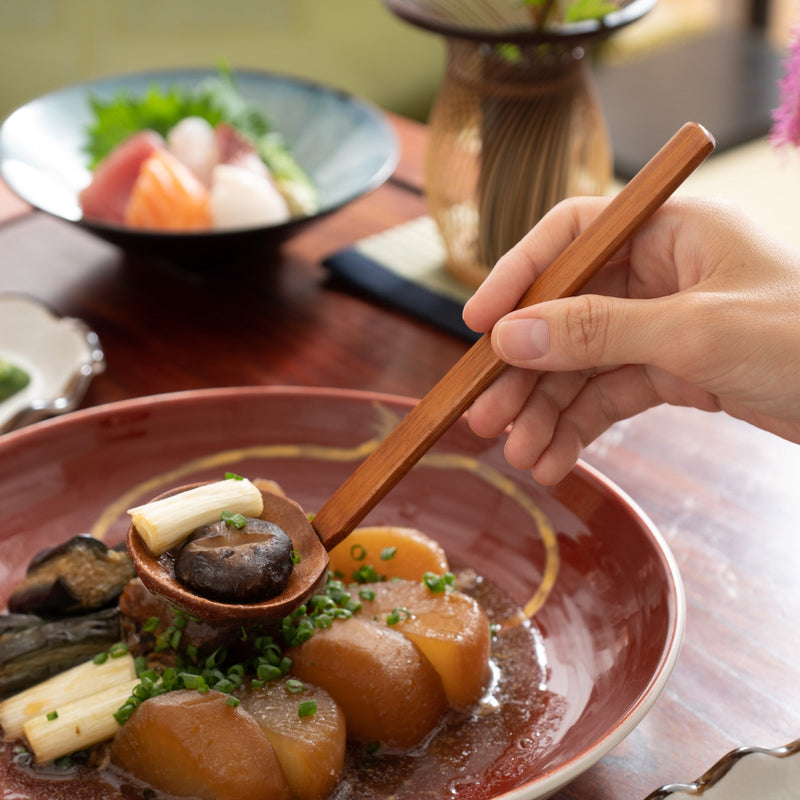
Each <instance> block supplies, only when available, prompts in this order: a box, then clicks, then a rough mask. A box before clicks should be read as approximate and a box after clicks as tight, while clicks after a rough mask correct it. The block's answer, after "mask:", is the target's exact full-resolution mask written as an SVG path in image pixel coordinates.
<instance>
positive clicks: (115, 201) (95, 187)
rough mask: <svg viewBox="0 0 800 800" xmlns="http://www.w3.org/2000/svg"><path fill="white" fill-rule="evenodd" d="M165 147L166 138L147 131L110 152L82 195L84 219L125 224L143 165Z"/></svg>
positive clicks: (134, 136)
mask: <svg viewBox="0 0 800 800" xmlns="http://www.w3.org/2000/svg"><path fill="white" fill-rule="evenodd" d="M164 147H165V142H164V140H163V139H162V137H161V136H159V135H158V134H157V133H156V132H155V131H149V130H147V131H141V132H140V133H136V134H134V135H133V136H131V137H130V138H129V139H127V140H126V141H125V142H123V143H122V144H121V145H119V146H118V147H116V148H115V149H114V150H113V151H112V152H111V153H109V155H108V156H107V157H106V158H105V159H103V160H102V161H101V162H100V163H99V164H98V165H97V168H96V169H95V171H94V174H93V175H92V181H91V183H90V184H89V185H88V186H87V187H86V188H85V189H83V191H82V192H81V193H80V196H79V201H80V204H81V208H82V209H83V214H84V216H85V217H87V218H92V219H96V220H100V221H102V222H115V223H121V222H125V209H126V207H127V205H128V200H129V198H130V196H131V191H132V190H133V185H134V183H136V179H137V178H138V176H139V170H140V169H141V166H142V164H143V163H144V162H145V161H146V160H147V159H148V158H149V157H150V156H152V155H153V154H154V153H156V152H158V151H159V150H162V149H164Z"/></svg>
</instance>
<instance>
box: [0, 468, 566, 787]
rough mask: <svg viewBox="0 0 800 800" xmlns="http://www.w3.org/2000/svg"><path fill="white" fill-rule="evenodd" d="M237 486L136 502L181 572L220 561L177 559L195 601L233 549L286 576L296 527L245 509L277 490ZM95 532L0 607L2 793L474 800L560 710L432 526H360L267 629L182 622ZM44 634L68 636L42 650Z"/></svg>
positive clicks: (487, 589)
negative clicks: (308, 590) (298, 602)
mask: <svg viewBox="0 0 800 800" xmlns="http://www.w3.org/2000/svg"><path fill="white" fill-rule="evenodd" d="M234 484H235V489H234V491H233V493H232V494H230V493H228V494H227V495H226V496H225V499H223V500H222V503H223V505H224V507H223V508H222V509H220V507H219V496H216V502H217V505H214V503H213V502H212V503H206V506H207V507H203V503H204V502H206V501H205V500H203V499H202V498H201V499H200V500H197V496H193V497H194V500H193V499H192V498H190V499H189V501H186V502H184V501H185V498H181V495H180V494H179V495H175V496H174V498H177V500H175V499H172V500H173V501H172V503H171V504H170V507H169V509H168V511H167V512H166V513H165V512H164V511H163V507H162V508H161V509H160V510H159V509H158V508H156V509H155V510H153V507H152V505H154V504H149V505H150V508H148V505H145V506H142V507H139V508H137V509H133V510H132V514H131V516H132V519H133V521H134V524H142V527H143V529H148V527H149V528H150V530H149V533H148V534H147V535H148V542H156V543H157V544H155V545H153V546H155V547H162V548H163V551H164V552H166V551H167V550H168V549H169V550H171V552H172V553H173V554H174V556H175V558H176V563H178V562H179V561H180V558H181V554H182V551H183V550H186V549H187V548H188V549H189V550H193V551H196V550H197V549H198V548H199V549H200V550H203V551H207V552H202V553H200V556H202V558H206V557H207V556H208V555H209V554H211V560H212V561H213V562H214V563H212V564H211V566H210V567H209V566H208V564H207V563H205V562H203V561H202V560H201V561H197V560H196V559H197V558H198V554H197V552H192V553H191V557H189V558H188V566H187V567H186V572H187V575H188V578H189V580H194V578H193V577H192V574H191V573H192V572H193V571H199V572H204V574H205V575H206V577H205V579H204V580H203V581H200V582H199V583H198V586H200V589H198V590H202V588H203V587H204V586H206V585H211V584H214V583H219V576H220V575H224V573H225V570H226V568H227V569H229V570H230V569H231V567H230V563H229V562H231V561H233V567H232V569H233V571H234V572H242V571H244V572H247V571H248V567H249V565H248V564H247V561H248V558H249V556H250V555H253V553H243V552H242V549H243V548H249V549H251V550H253V552H254V553H255V555H253V558H255V562H254V563H257V564H258V565H259V566H258V569H259V570H261V569H264V568H265V567H264V565H265V564H266V565H267V567H266V569H267V571H272V572H280V571H281V570H285V565H288V569H289V570H291V565H292V559H293V557H295V553H294V551H293V550H292V549H291V547H290V546H289V547H288V548H287V544H286V541H285V539H284V537H285V536H286V533H285V532H283V531H280V529H277V530H275V529H274V528H275V526H272V527H270V526H269V525H264V524H263V522H264V521H263V520H260V517H259V516H258V513H256V511H257V509H256V508H254V506H253V505H252V503H253V502H254V501H253V500H252V492H251V491H250V487H256V486H257V487H260V488H257V491H259V492H260V491H261V490H262V489H263V487H264V486H265V485H267V486H269V489H270V490H275V487H274V484H271V483H270V484H261V483H260V482H258V481H254V482H252V483H251V482H250V481H246V480H243V479H241V478H239V477H238V476H230V477H228V478H226V480H225V481H221V482H219V485H220V486H222V489H223V494H224V493H225V492H228V490H229V489H230V487H231V486H234ZM212 487H213V485H212ZM241 487H244V488H243V489H242V488H241ZM214 491H215V490H214ZM211 493H212V494H213V491H212V492H211ZM238 496H241V497H242V498H248V497H249V498H250V499H245V500H243V501H242V502H239V501H238V500H237V499H236V498H237V497H238ZM194 501H197V502H199V504H200V506H201V508H198V506H197V503H195V502H194ZM212 506H213V508H212ZM176 509H177V510H176ZM195 512H197V513H195ZM182 514H183V515H184V516H183V522H181V518H182V517H181V515H182ZM209 514H211V515H212V517H213V519H212V518H209V516H208V515H209ZM142 520H145V522H142ZM137 521H138V523H137ZM267 522H268V521H267ZM137 530H139V528H138V527H137ZM178 530H180V531H181V535H178V534H176V533H175V531H178ZM273 538H274V539H275V541H274V542H273V541H272V540H273ZM87 539H90V537H81V536H78V537H75V539H74V540H72V541H70V542H69V543H67V544H66V545H63V546H60V547H58V548H56V549H55V550H53V551H49V552H47V553H45V554H42V555H41V556H39V557H37V558H36V559H35V560H34V562H33V563H32V564H31V567H30V569H29V571H28V575H27V576H26V578H25V580H24V581H23V584H22V585H20V586H19V587H18V588H17V589H16V590H15V592H14V593H13V594H12V597H11V599H10V602H9V608H10V611H11V613H9V614H7V615H5V616H4V617H0V669H1V670H2V678H1V679H0V687H2V691H3V693H4V695H6V697H5V699H4V700H2V702H0V726H2V731H3V736H4V742H3V746H2V748H0V774H3V775H5V776H6V777H5V778H4V783H3V786H4V787H6V790H7V791H8V792H10V794H8V795H3V796H8V797H15V798H29V799H30V800H40V798H41V799H42V800H43V798H50V797H52V796H54V795H56V794H58V795H59V796H61V795H62V793H63V791H64V789H65V788H66V786H67V785H70V786H72V787H73V789H74V791H75V794H70V796H75V797H80V798H85V799H86V800H92V799H93V798H133V797H161V796H165V797H169V796H177V797H190V798H212V799H213V798H220V800H224V799H225V798H230V799H231V800H234V798H235V799H236V800H250V799H251V798H252V800H273V799H276V800H277V799H280V800H283V799H284V798H285V799H286V800H291V799H292V798H294V799H295V800H325V799H326V798H333V799H334V800H335V799H336V798H339V797H342V798H343V797H348V798H367V797H370V798H375V797H381V796H387V797H388V796H392V797H408V798H411V797H421V796H422V795H423V793H425V792H428V791H430V792H433V793H434V795H435V796H444V794H446V793H452V792H454V791H456V790H457V791H458V794H459V796H460V797H461V796H463V797H486V796H490V795H491V793H492V792H496V791H497V790H498V789H499V788H500V787H502V785H503V781H504V780H509V776H508V775H506V776H503V775H495V774H493V772H492V763H493V760H494V759H499V758H500V757H501V756H502V757H503V758H504V759H505V760H506V769H508V763H509V762H508V754H507V751H508V750H509V749H510V748H520V750H523V749H524V747H525V746H526V745H525V744H524V743H525V742H528V745H527V746H531V745H530V743H531V742H533V741H535V732H536V729H537V725H538V722H539V720H540V718H541V715H542V714H545V713H550V712H551V711H552V709H550V708H549V707H548V704H549V698H548V696H547V693H546V691H545V690H544V689H543V684H544V674H543V669H544V666H543V665H542V664H541V663H539V661H538V660H537V655H536V652H537V648H536V636H535V633H534V631H533V630H532V628H531V627H530V626H529V625H528V624H527V622H526V621H525V622H523V621H521V617H520V613H519V610H518V609H516V608H515V607H514V606H513V604H511V603H510V602H509V600H508V599H507V598H506V597H505V596H504V595H503V593H502V592H501V591H500V589H499V588H498V587H496V586H493V585H490V584H488V583H487V582H486V581H484V580H482V579H481V578H480V576H478V575H476V574H475V573H474V572H473V571H472V570H470V569H469V568H468V567H461V568H458V569H456V568H453V566H452V565H451V564H450V563H449V561H448V558H447V555H446V553H445V552H444V551H443V550H442V548H441V547H440V546H439V545H438V544H437V543H436V542H435V541H433V540H432V539H431V538H430V537H428V536H427V535H425V533H423V532H420V531H417V530H414V529H409V528H402V527H365V528H360V529H357V530H356V531H354V532H353V533H352V534H351V535H350V536H349V537H348V538H347V539H346V540H345V541H344V542H342V544H340V545H338V546H337V547H336V548H335V549H334V550H333V551H331V553H330V570H329V575H328V578H327V582H326V584H325V587H324V589H323V590H321V591H320V592H319V593H318V594H316V595H315V596H313V597H312V598H311V600H310V601H309V602H307V603H306V604H305V605H304V606H302V607H300V608H298V609H296V610H295V611H294V612H293V613H292V614H290V615H289V616H288V617H286V618H284V619H283V620H281V621H280V622H279V623H278V624H273V625H271V626H267V625H261V624H249V623H248V624H247V625H231V624H229V625H224V626H223V625H219V624H216V625H214V624H210V623H207V622H204V621H202V620H199V619H191V618H189V617H188V616H187V615H185V614H184V613H182V612H180V611H177V610H175V609H172V608H170V607H168V606H167V605H166V604H165V603H164V602H163V601H162V600H161V599H159V598H158V597H156V596H155V595H153V594H151V593H150V592H149V591H148V590H147V589H146V588H145V587H144V585H143V584H142V583H141V581H140V580H139V579H138V578H137V577H136V576H135V575H133V574H132V573H131V572H130V565H129V564H127V563H126V558H127V556H126V555H125V554H124V553H123V552H118V551H116V550H109V549H108V548H106V546H105V545H104V544H102V543H101V542H99V541H97V540H91V541H87ZM209 540H213V541H209ZM289 544H290V543H289ZM273 545H274V546H273ZM148 546H150V545H148ZM276 564H277V565H278V567H276V568H275V569H273V567H275V565H276ZM242 565H244V566H242ZM269 565H272V566H269ZM90 571H91V575H92V578H91V580H88V581H85V580H84V581H81V580H76V576H81V575H83V576H85V575H86V574H87V573H88V572H90ZM256 571H258V570H256ZM215 576H216V577H215ZM227 577H228V579H229V582H230V583H231V584H237V585H238V584H239V583H240V582H239V581H237V580H231V579H230V576H229V575H228V576H227ZM241 583H242V584H243V585H246V587H248V588H247V592H248V593H249V594H248V596H253V597H254V598H255V595H259V592H267V593H271V592H274V591H276V585H273V584H272V583H271V582H268V583H269V584H270V585H268V586H267V587H266V588H264V587H262V588H261V589H260V590H254V589H253V588H252V586H253V580H252V576H249V575H248V576H245V577H244V578H243V580H242V582H241ZM33 587H35V591H34V588H33ZM54 587H58V589H57V590H56V589H55V588H54ZM98 587H99V589H100V590H98ZM277 590H278V591H279V589H277ZM253 592H255V595H253V594H252V593H253ZM57 596H63V598H64V601H63V604H62V605H61V607H58V608H57V607H56V606H57V603H56V601H55V600H54V598H55V597H57ZM89 596H91V599H85V598H89ZM226 596H227V595H226ZM233 596H234V597H237V598H238V599H237V600H236V601H237V602H246V599H245V600H242V598H241V597H238V596H236V595H233ZM510 621H513V622H510ZM498 623H502V624H498ZM48 625H49V626H56V627H55V628H53V627H51V628H50V629H49V631H48V633H50V634H51V635H50V642H51V643H52V642H54V641H55V639H54V637H53V636H52V633H53V631H54V630H59V632H60V635H61V639H62V640H63V641H64V642H66V643H67V644H68V646H64V647H59V646H55V645H53V646H47V645H44V646H42V642H41V641H39V647H38V648H37V647H36V646H35V644H33V642H32V640H33V639H36V638H37V637H36V631H38V632H39V633H40V634H41V633H42V629H43V627H44V626H48ZM81 625H82V626H83V627H81ZM31 632H34V633H33V635H32V634H31ZM38 638H39V639H40V640H41V638H42V637H41V635H40V636H39V637H38ZM45 638H47V637H45ZM26 648H27V649H26ZM34 667H36V668H34ZM54 670H55V674H53V675H51V676H50V677H47V678H44V679H43V675H45V674H47V673H49V672H52V671H54ZM26 684H32V685H26ZM512 763H513V759H512ZM511 777H513V776H511ZM65 781H67V782H68V783H65ZM459 787H461V788H459ZM65 796H66V795H65Z"/></svg>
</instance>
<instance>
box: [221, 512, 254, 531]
mask: <svg viewBox="0 0 800 800" xmlns="http://www.w3.org/2000/svg"><path fill="white" fill-rule="evenodd" d="M219 518H220V519H221V520H222V521H223V522H225V524H226V525H232V526H233V527H234V528H237V529H238V530H241V529H242V528H244V526H245V525H247V517H245V515H244V514H233V513H231V512H230V511H223V512H222V513H221V514H220V515H219Z"/></svg>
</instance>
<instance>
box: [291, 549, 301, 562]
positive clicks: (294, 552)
mask: <svg viewBox="0 0 800 800" xmlns="http://www.w3.org/2000/svg"><path fill="white" fill-rule="evenodd" d="M291 558H292V564H299V563H300V562H301V561H302V560H303V556H302V555H301V554H300V553H299V552H298V551H297V550H292V555H291Z"/></svg>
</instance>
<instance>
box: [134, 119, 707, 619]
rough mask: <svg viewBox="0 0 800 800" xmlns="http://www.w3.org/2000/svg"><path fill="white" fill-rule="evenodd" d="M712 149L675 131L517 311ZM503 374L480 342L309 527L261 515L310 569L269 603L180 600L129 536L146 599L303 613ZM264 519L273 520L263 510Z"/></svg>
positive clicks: (218, 614)
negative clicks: (371, 517)
mask: <svg viewBox="0 0 800 800" xmlns="http://www.w3.org/2000/svg"><path fill="white" fill-rule="evenodd" d="M713 149H714V139H713V137H712V136H711V135H710V134H709V132H708V131H707V130H706V129H705V128H703V126H702V125H698V124H697V123H694V122H687V123H686V124H685V125H683V126H682V127H681V128H680V129H679V130H678V132H677V133H675V134H674V136H672V138H671V139H670V140H669V141H668V142H667V143H666V144H665V145H664V146H663V147H662V148H661V149H660V150H659V151H658V153H656V154H655V156H653V158H652V159H651V160H650V161H649V162H648V163H647V164H645V166H644V167H643V168H642V169H641V170H640V171H639V173H638V174H637V175H636V176H635V177H634V178H633V179H632V180H631V181H630V183H628V184H627V186H625V187H624V188H623V189H622V190H621V191H620V192H619V193H618V194H617V195H616V196H615V197H614V198H613V199H612V200H611V201H610V202H609V204H608V205H607V206H606V208H605V209H604V210H603V211H602V212H601V213H600V214H599V215H598V216H597V217H596V219H595V220H594V221H593V222H592V223H591V224H590V225H589V226H588V227H587V228H586V230H584V231H583V232H582V233H581V234H580V235H579V236H578V237H576V238H575V239H574V240H573V241H572V243H571V244H570V245H569V246H568V247H567V248H566V249H565V250H564V251H563V252H562V253H561V254H560V255H559V256H558V257H557V258H556V259H555V260H554V261H553V263H552V264H551V265H550V266H549V267H548V268H547V269H546V270H545V271H544V272H543V273H542V274H541V275H540V276H539V277H538V278H537V279H536V281H535V282H534V283H533V285H532V286H531V287H530V289H528V291H527V292H526V293H525V294H524V295H523V297H522V299H521V300H520V302H519V304H518V306H517V307H518V308H521V307H526V306H530V305H533V304H535V303H539V302H542V301H544V300H553V299H556V298H560V297H567V296H569V295H572V294H575V293H576V292H577V291H578V290H579V289H580V288H581V287H582V286H583V285H584V284H585V283H586V282H587V281H588V280H589V278H591V277H592V275H594V273H595V272H597V270H599V269H600V267H602V266H603V265H604V264H605V263H606V262H607V261H608V260H609V259H610V258H611V256H612V255H613V254H614V253H615V252H616V251H617V250H618V249H619V248H620V247H621V246H622V245H623V244H624V243H625V242H626V241H627V240H628V239H629V238H630V237H631V236H632V235H633V233H634V232H635V231H636V230H637V229H638V228H639V227H640V226H641V225H642V224H643V223H644V222H645V221H646V220H647V219H649V217H650V216H651V215H652V214H653V213H654V212H655V211H656V209H657V208H659V207H660V206H661V205H662V204H663V203H664V202H665V201H666V200H667V198H668V197H669V196H670V195H671V194H672V193H673V192H674V191H675V189H677V188H678V186H680V184H681V183H683V181H684V180H685V179H686V178H687V177H688V176H689V175H690V174H691V173H692V172H693V171H694V170H695V169H696V168H697V167H698V166H699V165H700V164H701V163H702V162H703V161H704V160H705V159H706V158H707V156H708V155H710V153H711V152H712V151H713ZM504 367H505V363H504V362H503V361H501V360H500V359H499V358H498V357H497V356H496V355H495V353H494V350H493V349H492V344H491V334H489V333H487V334H484V335H483V336H482V337H481V338H480V339H479V340H478V341H477V342H476V343H475V344H474V345H473V346H472V347H471V348H470V349H469V350H468V351H467V352H466V353H465V354H464V355H463V356H462V357H461V358H460V359H459V360H458V361H457V362H456V364H455V365H454V366H453V367H452V368H451V369H450V370H449V371H448V372H447V374H446V375H445V376H444V377H443V378H442V379H441V380H440V381H439V382H438V383H437V384H436V385H435V386H434V387H433V388H432V389H431V390H430V391H429V392H428V394H426V395H425V397H423V398H422V400H420V402H419V403H418V404H417V405H416V406H415V407H414V408H413V409H412V410H411V411H410V412H409V413H408V414H407V415H406V416H405V417H404V418H403V419H402V420H401V421H400V423H399V424H398V425H397V427H396V428H395V429H394V430H393V431H392V432H391V433H390V434H389V435H388V436H387V437H386V438H385V439H384V440H383V441H382V442H381V444H380V445H379V446H378V447H377V448H376V449H375V450H374V451H373V452H372V453H371V454H370V456H369V457H368V458H367V459H366V460H365V461H364V462H362V464H361V465H360V466H359V467H358V468H357V469H356V470H355V472H353V474H352V475H351V476H350V477H349V478H347V480H345V482H344V483H343V484H342V485H341V486H340V487H339V488H338V489H337V490H336V491H335V492H334V493H333V494H332V495H331V497H330V498H329V499H328V500H327V501H326V502H325V503H324V504H323V506H322V507H321V508H320V509H319V510H318V511H317V513H316V514H315V516H314V521H313V527H312V524H311V523H309V522H308V519H307V518H306V517H305V514H304V513H303V511H302V509H300V507H299V506H297V505H296V504H293V505H295V506H296V508H297V511H299V514H300V515H302V516H303V518H304V521H303V523H302V524H301V523H300V522H299V519H298V518H297V514H296V512H291V513H292V514H293V515H294V516H292V517H287V525H289V527H288V528H287V527H284V525H281V523H280V522H279V521H278V519H275V518H271V517H269V516H264V519H268V520H269V521H271V522H275V523H276V524H278V525H280V526H281V527H283V528H284V530H285V531H286V533H287V534H289V537H290V538H291V539H292V541H293V543H294V547H295V549H296V550H298V551H299V552H300V553H301V561H300V565H302V564H303V561H304V560H306V559H308V562H309V564H307V565H306V567H305V568H303V569H301V570H298V571H297V574H296V575H294V574H293V576H292V580H291V581H290V584H289V586H288V587H287V589H286V590H285V591H284V592H282V593H281V594H279V595H277V596H276V597H273V598H271V599H269V600H266V601H264V602H262V603H255V604H252V605H248V606H243V605H240V604H223V603H218V602H216V601H212V600H208V599H207V598H204V597H201V596H199V595H196V594H194V593H192V592H188V591H187V590H185V589H184V588H183V587H180V586H179V585H178V582H177V580H176V579H175V577H174V573H173V574H172V575H170V574H169V573H168V572H167V571H166V570H163V569H157V568H156V564H157V563H158V559H157V558H156V557H154V556H153V555H152V554H151V553H150V552H149V551H148V550H147V548H146V547H145V546H144V544H143V543H142V542H141V540H140V539H139V538H138V534H137V533H136V531H135V530H131V532H130V534H129V537H128V542H129V552H130V555H131V559H132V560H133V563H134V567H135V568H136V571H137V572H138V573H139V574H140V576H141V577H142V580H143V582H144V583H145V585H146V586H148V588H149V589H150V590H151V591H153V592H155V593H156V594H159V595H161V596H164V597H167V598H169V599H170V601H171V602H174V603H175V604H176V605H178V606H179V607H181V608H183V609H185V610H186V611H188V612H189V613H190V614H193V615H197V616H199V617H201V618H204V619H219V620H221V619H227V620H231V621H233V620H241V619H260V620H274V621H278V620H279V619H281V618H282V617H285V616H286V615H287V614H288V613H289V612H290V611H291V610H292V609H293V608H295V607H297V606H299V605H301V604H302V602H303V600H304V599H306V598H308V597H309V596H310V595H311V594H313V592H314V591H315V590H316V589H317V587H318V586H319V585H320V581H323V580H324V579H325V570H326V567H327V560H328V559H327V551H329V550H331V549H332V548H333V547H334V546H335V545H337V544H338V543H339V542H341V541H342V540H343V539H344V538H345V537H346V536H347V535H348V534H349V533H350V532H351V531H352V530H353V529H354V528H355V527H356V526H357V525H358V524H359V522H361V520H362V519H363V518H364V517H365V516H366V515H367V513H369V511H371V510H372V509H373V508H374V507H375V505H377V503H379V502H380V500H381V499H382V498H383V497H384V496H385V495H386V493H387V492H388V491H389V490H390V489H391V488H392V487H393V486H394V485H395V484H396V483H397V482H398V481H399V480H400V479H401V478H402V477H403V476H404V475H405V474H406V473H407V472H408V471H409V470H410V469H411V468H412V467H413V466H414V464H416V462H417V461H419V459H420V458H421V457H422V456H423V455H424V454H425V453H426V452H427V450H428V449H429V448H430V447H431V446H432V445H433V444H434V443H435V442H436V441H437V440H438V439H439V437H440V436H441V435H442V434H443V433H444V432H445V431H446V430H447V429H448V428H450V426H451V425H453V423H454V422H455V421H456V420H457V419H458V418H459V417H460V416H461V415H462V414H463V413H464V412H465V411H466V410H467V408H469V406H470V405H471V404H472V402H473V401H474V400H475V399H476V398H477V397H478V395H479V394H480V393H481V392H482V391H483V390H484V389H486V388H487V387H488V386H489V385H490V384H491V383H492V382H493V381H494V380H495V378H497V376H498V375H499V374H500V373H501V372H502V371H503V369H504ZM291 503H292V501H289V500H286V502H285V503H276V504H275V513H276V514H277V513H287V514H288V513H289V512H288V508H289V504H291ZM268 513H271V512H267V511H266V510H265V514H268ZM295 525H296V526H297V528H296V529H295ZM295 536H297V542H295ZM317 537H318V538H317ZM314 539H316V542H314V541H312V540H314ZM131 543H133V545H132V546H131ZM306 569H308V572H307V571H306ZM145 576H146V577H145Z"/></svg>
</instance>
